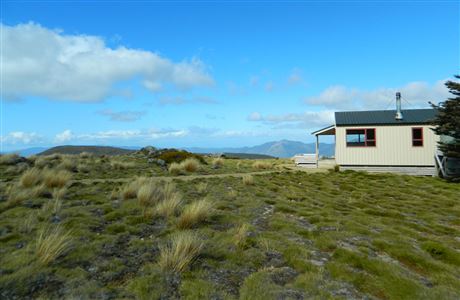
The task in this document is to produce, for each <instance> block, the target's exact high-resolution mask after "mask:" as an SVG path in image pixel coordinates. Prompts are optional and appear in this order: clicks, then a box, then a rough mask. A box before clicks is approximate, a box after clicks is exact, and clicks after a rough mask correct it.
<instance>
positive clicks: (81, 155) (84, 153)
mask: <svg viewBox="0 0 460 300" xmlns="http://www.w3.org/2000/svg"><path fill="white" fill-rule="evenodd" d="M79 156H80V158H91V157H93V154H92V153H89V152H86V151H83V152H82V153H80V155H79Z"/></svg>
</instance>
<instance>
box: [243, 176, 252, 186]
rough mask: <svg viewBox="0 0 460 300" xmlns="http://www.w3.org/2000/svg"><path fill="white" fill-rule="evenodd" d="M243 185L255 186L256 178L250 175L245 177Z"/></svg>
mask: <svg viewBox="0 0 460 300" xmlns="http://www.w3.org/2000/svg"><path fill="white" fill-rule="evenodd" d="M243 184H244V185H253V184H254V177H253V176H252V175H249V174H246V175H243Z"/></svg>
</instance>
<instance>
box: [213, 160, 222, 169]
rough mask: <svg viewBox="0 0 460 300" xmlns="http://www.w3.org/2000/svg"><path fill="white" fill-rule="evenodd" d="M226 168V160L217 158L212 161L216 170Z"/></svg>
mask: <svg viewBox="0 0 460 300" xmlns="http://www.w3.org/2000/svg"><path fill="white" fill-rule="evenodd" d="M223 166H224V159H223V158H222V157H216V158H214V159H213V160H212V167H213V168H214V169H219V168H222V167H223Z"/></svg>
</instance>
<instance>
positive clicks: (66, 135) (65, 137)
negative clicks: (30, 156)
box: [54, 129, 74, 144]
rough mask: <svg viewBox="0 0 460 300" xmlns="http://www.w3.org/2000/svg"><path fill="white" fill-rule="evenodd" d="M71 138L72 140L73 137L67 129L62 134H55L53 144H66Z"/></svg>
mask: <svg viewBox="0 0 460 300" xmlns="http://www.w3.org/2000/svg"><path fill="white" fill-rule="evenodd" d="M73 138H74V135H73V133H72V131H70V130H69V129H66V130H64V131H63V132H61V133H58V134H56V136H55V138H54V142H55V143H57V144H62V143H64V142H68V141H70V140H72V139H73Z"/></svg>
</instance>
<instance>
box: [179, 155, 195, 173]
mask: <svg viewBox="0 0 460 300" xmlns="http://www.w3.org/2000/svg"><path fill="white" fill-rule="evenodd" d="M180 164H181V166H182V168H183V169H184V170H185V171H187V172H196V171H197V170H198V169H199V167H200V162H199V161H198V159H196V158H193V157H190V158H187V159H185V160H184V161H182V162H181V163H180Z"/></svg>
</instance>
